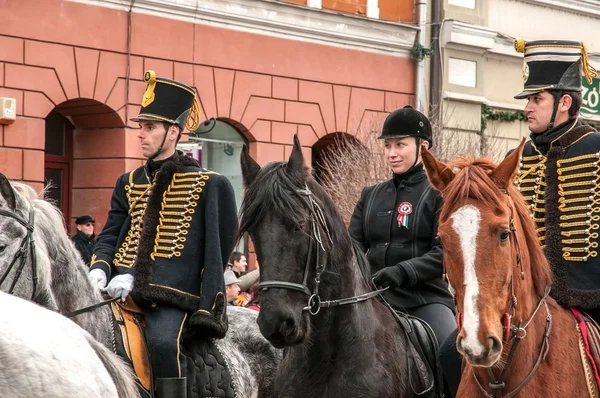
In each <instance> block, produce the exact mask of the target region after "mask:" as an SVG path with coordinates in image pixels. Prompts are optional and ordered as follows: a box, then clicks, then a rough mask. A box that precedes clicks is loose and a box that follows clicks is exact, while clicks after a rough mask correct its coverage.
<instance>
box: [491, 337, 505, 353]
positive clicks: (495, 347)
mask: <svg viewBox="0 0 600 398" xmlns="http://www.w3.org/2000/svg"><path fill="white" fill-rule="evenodd" d="M488 340H489V342H490V353H496V352H500V351H502V342H501V341H500V339H498V338H497V337H494V336H490V337H488Z"/></svg>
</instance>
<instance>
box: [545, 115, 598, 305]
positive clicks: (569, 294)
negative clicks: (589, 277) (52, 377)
mask: <svg viewBox="0 0 600 398" xmlns="http://www.w3.org/2000/svg"><path fill="white" fill-rule="evenodd" d="M593 131H594V129H593V128H592V127H590V126H579V127H576V128H574V129H573V130H572V131H570V132H569V133H568V134H564V135H563V136H562V137H561V138H559V139H558V143H557V145H553V146H552V147H551V148H550V150H549V151H548V154H547V161H546V167H547V171H546V183H547V187H546V191H545V193H544V200H545V204H544V208H545V210H546V221H545V223H544V225H545V227H546V233H545V236H546V248H545V254H546V257H547V258H548V261H549V262H550V266H551V267H552V273H553V284H552V292H551V295H552V297H554V298H555V299H556V301H558V302H559V303H560V304H561V305H562V306H564V307H578V308H583V309H593V308H599V307H600V294H598V293H599V291H598V290H580V289H575V288H573V287H569V283H568V282H569V280H568V278H569V267H572V266H578V265H580V263H573V262H570V261H567V260H565V259H564V258H563V251H562V249H563V244H562V237H561V227H560V224H561V220H560V216H561V212H560V210H559V198H560V197H559V192H558V191H559V189H558V188H559V179H558V178H559V174H558V161H559V160H560V159H563V158H564V157H565V153H566V151H567V150H568V148H570V147H571V146H572V145H573V144H575V143H576V142H578V141H579V140H580V139H581V138H582V137H583V136H585V135H586V134H589V133H590V132H593ZM592 260H593V259H590V262H591V261H592ZM595 261H597V260H595ZM586 266H593V265H592V264H589V263H588V264H587V265H586Z"/></svg>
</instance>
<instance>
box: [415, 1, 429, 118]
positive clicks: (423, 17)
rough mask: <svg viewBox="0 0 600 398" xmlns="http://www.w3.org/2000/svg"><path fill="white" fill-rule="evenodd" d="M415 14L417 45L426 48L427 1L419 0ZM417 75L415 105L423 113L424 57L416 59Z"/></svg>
mask: <svg viewBox="0 0 600 398" xmlns="http://www.w3.org/2000/svg"><path fill="white" fill-rule="evenodd" d="M417 13H418V15H419V35H418V36H417V40H418V43H419V45H420V47H421V48H427V45H426V44H425V34H426V28H427V0H419V2H418V3H417ZM416 72H417V73H415V78H416V81H415V105H416V107H417V110H419V111H421V112H424V109H425V57H423V56H421V57H420V58H418V59H417V71H416Z"/></svg>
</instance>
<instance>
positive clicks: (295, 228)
mask: <svg viewBox="0 0 600 398" xmlns="http://www.w3.org/2000/svg"><path fill="white" fill-rule="evenodd" d="M304 225H306V223H305V222H304V221H300V222H299V223H298V224H296V226H295V227H294V230H295V231H296V232H299V231H303V230H304Z"/></svg>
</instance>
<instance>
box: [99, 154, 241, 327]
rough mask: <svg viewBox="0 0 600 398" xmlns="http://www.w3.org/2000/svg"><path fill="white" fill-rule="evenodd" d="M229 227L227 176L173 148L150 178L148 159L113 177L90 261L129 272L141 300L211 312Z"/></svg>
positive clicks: (231, 210) (233, 218) (233, 219)
mask: <svg viewBox="0 0 600 398" xmlns="http://www.w3.org/2000/svg"><path fill="white" fill-rule="evenodd" d="M236 229H237V209H236V204H235V195H234V191H233V188H232V186H231V183H230V182H229V180H227V178H225V177H223V176H221V175H219V174H217V173H214V172H210V171H207V170H205V169H202V168H200V167H199V166H198V164H197V163H196V161H195V160H193V159H191V158H188V157H186V156H183V155H179V154H178V155H175V157H174V158H173V159H172V160H168V161H167V162H165V163H164V164H163V165H162V166H161V168H160V169H159V170H158V171H157V173H156V174H155V177H154V178H153V179H152V180H151V178H150V177H149V173H148V168H147V166H143V167H140V168H138V169H136V170H134V171H132V172H130V173H126V174H123V175H121V176H120V177H119V179H118V180H117V184H116V186H115V189H114V192H113V195H112V199H111V209H110V212H109V215H108V220H107V222H106V225H105V226H104V229H103V230H102V233H101V234H100V235H99V236H98V241H97V244H96V248H95V251H94V256H93V259H92V263H91V269H95V268H100V269H102V270H104V271H105V272H106V273H107V275H108V277H109V279H110V278H111V277H112V276H114V274H115V273H116V274H124V273H129V274H133V275H134V288H133V291H132V297H133V298H134V299H135V300H136V302H138V303H139V304H141V305H155V304H157V303H161V304H167V305H170V306H173V307H177V308H179V309H181V310H184V311H187V312H190V313H198V312H200V313H203V314H207V315H211V314H212V315H215V314H213V312H214V309H215V302H216V300H217V298H219V301H220V302H221V301H222V302H223V303H224V301H225V300H224V296H225V295H224V280H223V272H224V270H225V267H226V265H227V259H228V257H229V254H230V252H231V250H232V248H233V239H234V234H235V232H236ZM221 315H222V314H218V317H219V318H221ZM221 321H223V322H225V328H226V321H225V320H224V319H219V322H221Z"/></svg>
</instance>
